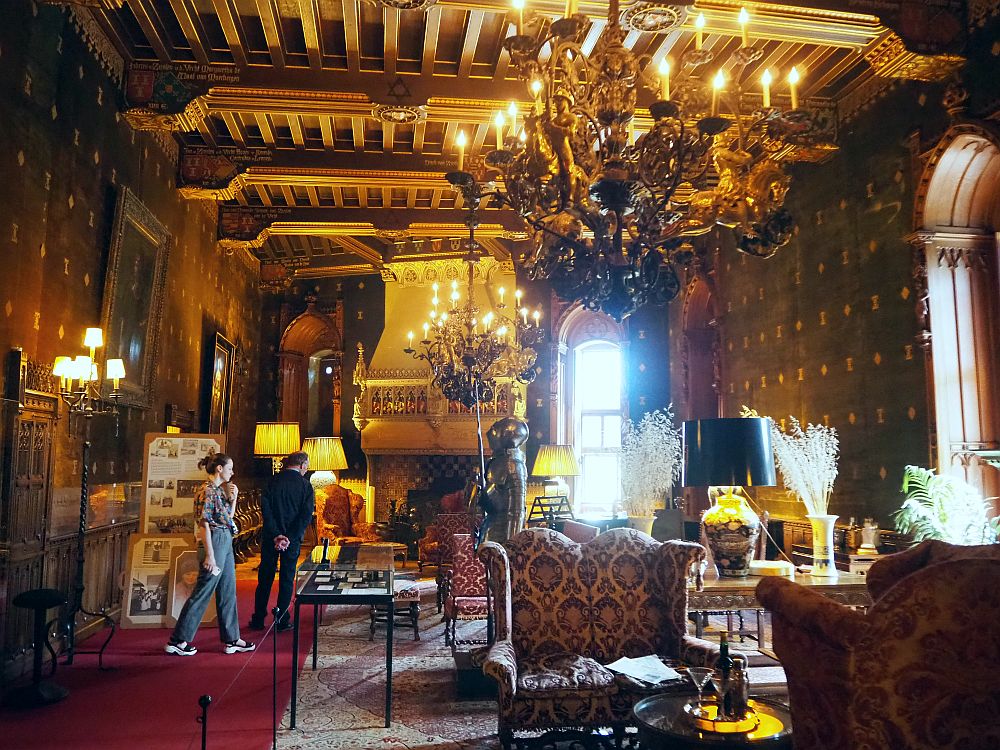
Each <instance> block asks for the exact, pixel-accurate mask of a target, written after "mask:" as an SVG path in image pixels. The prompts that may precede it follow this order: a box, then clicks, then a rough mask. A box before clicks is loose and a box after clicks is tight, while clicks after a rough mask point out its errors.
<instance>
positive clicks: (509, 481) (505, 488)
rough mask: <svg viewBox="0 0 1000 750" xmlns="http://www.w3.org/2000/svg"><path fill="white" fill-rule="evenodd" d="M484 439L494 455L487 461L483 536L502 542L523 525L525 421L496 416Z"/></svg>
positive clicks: (526, 425) (525, 470) (526, 429)
mask: <svg viewBox="0 0 1000 750" xmlns="http://www.w3.org/2000/svg"><path fill="white" fill-rule="evenodd" d="M486 439H487V441H488V442H489V444H490V449H491V450H492V451H493V456H492V457H491V458H490V461H489V463H488V464H486V499H487V502H486V504H485V505H486V507H487V508H488V509H489V513H488V515H487V518H486V535H485V539H486V540H487V541H490V542H498V543H501V544H502V543H503V542H505V541H507V540H508V539H509V538H510V537H512V536H514V534H516V533H517V532H519V531H520V530H521V529H523V528H524V515H525V508H524V498H525V493H526V490H527V483H528V471H527V468H526V467H525V464H524V450H523V448H522V446H523V445H524V443H525V442H526V441H527V439H528V424H527V423H526V422H525V421H524V420H522V419H518V418H517V417H505V418H504V419H499V420H497V421H496V422H494V423H493V426H492V427H490V429H489V431H488V432H487V433H486Z"/></svg>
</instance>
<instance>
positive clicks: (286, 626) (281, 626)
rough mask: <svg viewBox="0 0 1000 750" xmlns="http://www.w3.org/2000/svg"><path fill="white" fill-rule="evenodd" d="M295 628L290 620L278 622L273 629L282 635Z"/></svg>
mask: <svg viewBox="0 0 1000 750" xmlns="http://www.w3.org/2000/svg"><path fill="white" fill-rule="evenodd" d="M294 627H295V623H294V622H292V621H291V620H279V621H278V624H277V625H275V626H274V629H275V630H277V631H278V632H279V633H284V632H286V631H288V630H291V629H292V628H294Z"/></svg>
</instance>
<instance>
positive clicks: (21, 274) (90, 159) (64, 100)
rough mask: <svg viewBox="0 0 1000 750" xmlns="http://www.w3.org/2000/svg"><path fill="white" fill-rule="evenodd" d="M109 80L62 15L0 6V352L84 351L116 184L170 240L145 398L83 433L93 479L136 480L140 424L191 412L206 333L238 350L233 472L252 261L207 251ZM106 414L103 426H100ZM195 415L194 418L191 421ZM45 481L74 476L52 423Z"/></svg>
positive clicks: (240, 446) (252, 365) (246, 423)
mask: <svg viewBox="0 0 1000 750" xmlns="http://www.w3.org/2000/svg"><path fill="white" fill-rule="evenodd" d="M118 105H119V87H118V84H117V83H116V82H115V81H114V80H113V79H112V78H111V77H110V76H109V74H108V72H107V71H106V70H105V69H103V68H102V66H101V65H100V64H99V63H98V61H97V59H96V58H95V57H94V56H93V54H92V53H91V52H90V51H89V50H88V49H87V46H86V43H85V41H84V40H82V39H81V37H80V32H79V31H78V30H77V29H76V27H75V26H74V25H73V22H72V17H71V15H70V13H69V12H68V11H66V10H63V9H61V8H58V7H53V6H46V5H35V4H34V3H31V2H28V1H27V0H23V1H22V0H17V1H15V2H9V3H5V4H4V11H3V25H2V26H0V122H3V123H4V138H3V139H2V141H0V174H3V176H4V178H3V180H0V249H2V252H3V257H4V267H3V271H2V272H0V349H2V350H3V351H7V350H8V349H10V348H11V347H23V348H24V350H25V351H26V353H27V354H28V356H29V357H30V358H32V359H33V360H36V361H39V362H51V361H52V360H53V358H54V357H55V356H56V355H57V354H61V353H74V354H75V353H82V341H83V330H84V328H86V327H87V326H96V325H99V324H100V316H101V301H102V295H103V290H104V275H105V266H106V264H107V259H108V249H109V246H110V240H111V233H112V226H113V224H114V218H115V217H114V211H115V199H116V197H117V195H118V193H119V192H120V190H121V189H122V188H123V187H128V188H129V189H130V190H132V191H133V192H134V193H135V194H136V196H138V198H139V199H140V200H141V201H142V202H143V203H144V204H145V205H146V206H147V208H149V210H150V211H151V212H152V213H153V214H154V215H155V216H156V217H157V219H158V220H159V221H160V222H161V223H162V224H163V225H164V226H165V227H166V229H167V231H168V232H169V233H170V234H171V236H172V240H173V242H172V247H171V251H170V257H169V265H168V270H167V278H166V288H165V297H164V305H163V319H162V320H163V323H162V328H161V331H160V343H159V353H160V357H159V360H158V361H157V362H156V364H155V370H156V377H155V385H154V399H153V406H152V408H150V409H148V410H141V409H128V410H126V411H125V413H124V414H123V415H122V420H121V430H120V435H119V436H118V437H115V435H114V430H113V426H112V423H111V420H110V419H108V418H99V419H98V420H97V421H96V422H95V429H94V438H95V439H94V451H93V453H92V455H93V456H94V463H93V465H92V470H93V474H92V481H93V482H95V483H103V482H110V481H122V480H134V479H138V478H139V477H140V475H141V464H140V455H141V448H142V438H143V434H144V433H145V432H150V431H162V430H163V428H164V422H165V420H164V412H165V405H166V404H167V403H173V404H177V405H178V406H179V407H180V408H181V409H183V410H187V409H193V410H195V411H196V412H199V411H200V410H201V408H202V386H203V378H204V370H205V367H204V360H203V350H204V347H205V346H206V345H209V346H210V345H211V341H212V340H213V338H214V335H215V332H216V331H219V332H221V333H223V335H225V336H226V337H227V338H228V339H230V340H231V341H233V342H234V343H236V344H238V345H239V346H240V348H241V352H242V355H243V356H242V363H241V365H240V367H239V369H240V371H241V372H242V373H244V374H241V375H237V378H236V381H235V388H234V399H233V407H232V412H231V416H230V429H229V437H230V441H229V450H230V451H231V452H232V453H233V454H234V457H236V459H237V470H238V471H241V470H242V469H243V468H244V464H245V462H246V458H245V457H246V456H248V455H249V452H250V450H251V448H252V446H251V442H252V439H253V423H254V421H255V419H256V415H255V413H254V411H255V410H254V409H253V408H252V406H250V407H247V406H245V401H246V400H245V399H242V398H241V395H242V394H243V393H244V392H246V393H254V392H255V391H256V384H255V383H254V382H253V381H254V379H255V371H256V359H257V333H256V331H257V326H258V324H259V321H260V294H259V292H258V291H257V288H256V278H255V272H254V270H253V268H252V264H250V263H246V262H244V261H243V260H241V258H240V257H239V256H225V255H224V254H223V253H221V252H220V251H218V250H217V249H216V247H215V218H214V211H213V210H211V209H212V208H213V207H212V206H208V207H206V206H203V205H202V204H201V203H198V202H192V201H188V200H185V199H184V198H182V197H181V196H180V195H179V194H178V193H177V191H176V189H175V186H174V175H175V166H174V164H173V163H172V161H171V158H170V156H169V154H168V153H167V151H165V150H164V148H163V147H162V146H161V145H160V143H158V142H157V141H156V140H155V139H154V138H153V137H152V136H150V135H146V134H142V133H138V132H135V131H133V130H132V129H131V128H130V127H129V126H128V125H127V124H126V122H125V120H124V119H123V118H122V117H120V115H119V114H118ZM105 419H108V422H107V423H105V422H104V421H103V420H105ZM199 422H200V419H196V424H198V423H199ZM58 432H59V435H60V436H61V438H60V445H59V451H58V453H57V456H58V458H57V462H56V474H55V477H56V486H67V487H68V486H73V485H74V484H75V483H77V482H79V466H78V464H77V462H76V460H75V457H76V455H77V453H78V451H79V440H78V439H75V438H72V439H71V438H70V437H69V435H68V433H67V431H66V422H65V421H63V422H61V423H60V425H59V429H58Z"/></svg>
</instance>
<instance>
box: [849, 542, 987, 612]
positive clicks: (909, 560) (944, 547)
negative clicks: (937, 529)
mask: <svg viewBox="0 0 1000 750" xmlns="http://www.w3.org/2000/svg"><path fill="white" fill-rule="evenodd" d="M973 558H986V559H992V560H1000V544H980V545H975V546H965V545H961V544H948V542H942V541H939V540H937V539H928V540H926V541H923V542H920V544H917V545H915V546H913V547H910V548H909V549H908V550H905V551H903V552H897V553H895V554H893V555H886V556H885V557H880V558H879V559H878V560H877V561H876V562H875V564H874V565H872V566H871V568H870V569H869V570H868V575H867V577H866V578H865V580H866V581H867V583H868V593H870V594H871V597H872V600H873V601H878V600H879V599H881V598H882V595H883V594H885V592H886V591H888V590H889V589H890V588H891V587H892V586H893V585H894V584H895V583H896V582H897V581H899V580H901V579H903V578H905V577H906V576H908V575H910V574H911V573H915V572H916V571H918V570H920V569H921V568H926V567H927V566H928V565H934V564H936V563H939V562H945V561H947V560H969V559H973Z"/></svg>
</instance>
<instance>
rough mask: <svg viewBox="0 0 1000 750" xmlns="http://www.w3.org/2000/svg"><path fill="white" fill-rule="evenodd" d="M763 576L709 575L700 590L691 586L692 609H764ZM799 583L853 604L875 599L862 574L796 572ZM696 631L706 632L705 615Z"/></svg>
mask: <svg viewBox="0 0 1000 750" xmlns="http://www.w3.org/2000/svg"><path fill="white" fill-rule="evenodd" d="M761 580H762V578H761V576H746V577H744V578H722V577H711V578H709V577H708V576H705V586H704V588H703V589H702V590H701V591H697V590H695V588H694V585H693V584H692V585H691V586H689V588H688V611H689V612H717V611H720V610H721V611H728V610H740V609H755V610H760V609H763V607H761V606H760V602H758V601H757V584H758V583H760V582H761ZM792 580H794V581H795V583H798V584H800V585H802V586H808V587H810V588H811V589H813V590H814V591H816V592H818V593H820V594H822V595H823V596H825V597H827V598H828V599H833V600H834V601H835V602H840V603H841V604H845V605H847V606H849V607H869V606H871V603H872V599H871V597H870V596H869V595H868V586H867V585H866V583H865V580H866V579H865V576H863V575H861V574H860V573H841V574H840V575H839V576H837V577H836V578H813V577H812V576H810V575H805V574H804V573H796V574H795V578H794V579H792ZM695 622H696V631H695V634H696V635H697V636H699V637H701V635H702V630H703V629H702V618H700V617H698V618H695ZM758 635H759V648H760V649H763V648H764V647H765V644H764V638H763V636H762V635H760V634H758Z"/></svg>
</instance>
